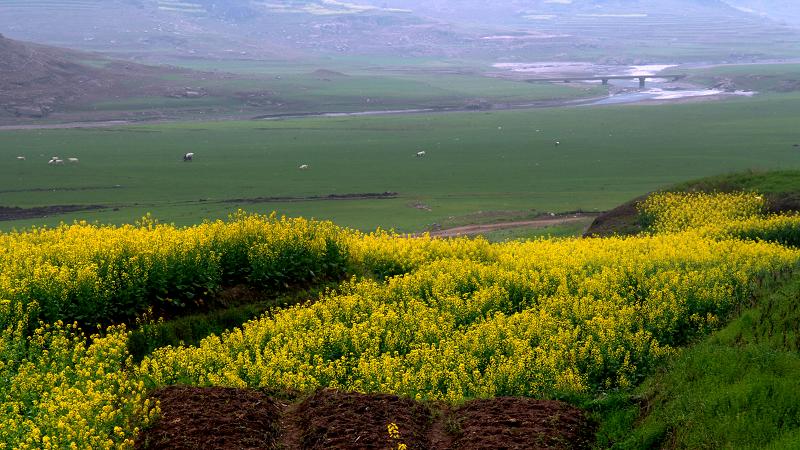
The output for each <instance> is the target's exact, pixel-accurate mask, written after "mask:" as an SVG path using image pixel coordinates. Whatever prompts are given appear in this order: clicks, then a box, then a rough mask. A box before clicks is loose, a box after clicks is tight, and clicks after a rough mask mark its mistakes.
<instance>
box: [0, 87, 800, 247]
mask: <svg viewBox="0 0 800 450" xmlns="http://www.w3.org/2000/svg"><path fill="white" fill-rule="evenodd" d="M798 119H800V95H797V94H783V95H764V96H758V97H755V98H743V99H736V100H730V101H725V102H717V103H714V102H705V103H691V104H672V105H647V106H645V105H640V106H630V105H625V106H613V107H570V108H548V109H535V110H524V111H521V110H518V111H497V112H473V113H448V114H415V115H397V116H371V117H370V116H359V117H329V118H306V119H292V120H277V121H248V122H232V121H228V122H208V123H202V122H191V123H174V124H163V125H146V126H124V127H115V128H95V129H70V130H25V131H3V132H0V161H2V162H0V205H2V206H19V207H35V206H48V205H73V204H96V205H103V206H106V207H107V208H106V209H104V210H102V211H98V212H83V213H74V214H65V215H59V216H52V217H46V218H40V219H35V220H23V221H6V222H1V223H0V228H2V229H6V230H8V229H11V228H14V227H24V226H28V225H32V224H48V225H53V224H57V223H58V222H59V221H61V220H64V221H72V220H74V219H87V220H90V221H94V220H99V221H102V222H112V223H121V222H133V221H135V220H136V219H137V218H139V217H141V216H142V215H143V214H145V213H147V212H152V213H153V215H154V216H155V217H157V218H160V219H161V220H163V221H168V222H175V223H177V224H190V223H196V222H199V221H201V220H203V219H204V218H218V217H225V216H226V215H227V214H228V213H231V212H233V211H235V210H236V209H237V208H244V209H247V210H250V211H257V212H262V213H264V212H270V211H273V210H275V211H277V212H279V213H281V214H287V215H291V216H300V215H302V216H307V217H316V218H322V219H332V220H335V221H336V222H337V223H339V224H341V225H344V226H349V227H355V228H359V229H365V230H369V229H374V228H375V227H378V226H380V227H383V228H395V229H397V230H398V231H418V230H423V229H425V228H426V227H428V226H429V225H431V224H433V223H438V224H448V223H458V222H461V221H460V220H458V218H459V217H462V216H468V215H474V214H480V212H487V211H524V212H525V214H531V215H535V214H536V213H543V212H562V211H574V210H587V211H594V210H605V209H608V208H611V207H613V206H615V205H617V204H620V203H622V202H624V201H627V200H629V199H630V198H633V197H635V196H637V195H640V194H643V193H645V192H648V191H651V190H653V189H657V188H659V187H663V186H666V185H671V184H674V183H678V182H681V181H686V180H689V179H693V178H698V177H703V176H708V175H713V174H720V173H726V172H731V171H736V170H743V169H748V168H762V169H775V168H800V148H797V147H793V144H795V143H800V133H798V131H797V124H798V123H800V122H798ZM537 130H538V131H537ZM556 140H558V141H560V142H561V145H560V146H555V145H554V142H555V141H556ZM419 150H425V151H426V152H427V156H426V157H424V158H417V157H415V153H416V152H417V151H419ZM189 151H191V152H194V153H195V154H196V156H195V160H194V161H193V162H191V163H184V162H182V160H181V156H182V155H183V153H185V152H189ZM18 155H22V156H25V157H26V158H27V159H26V160H25V161H17V160H15V157H16V156H18ZM51 156H60V157H62V158H68V157H77V158H79V159H80V163H78V164H73V165H69V164H67V165H64V166H52V165H48V164H47V161H48V159H49V158H50V157H51ZM301 164H308V165H309V166H310V168H309V169H308V170H305V171H301V170H298V166H299V165H301ZM387 191H388V192H397V193H398V196H397V198H394V199H388V200H374V199H373V200H336V201H330V200H313V201H291V202H289V201H271V202H269V201H259V200H252V201H242V200H238V201H237V200H236V199H252V198H258V197H262V198H263V197H306V196H326V195H330V194H340V195H341V194H355V193H379V192H387Z"/></svg>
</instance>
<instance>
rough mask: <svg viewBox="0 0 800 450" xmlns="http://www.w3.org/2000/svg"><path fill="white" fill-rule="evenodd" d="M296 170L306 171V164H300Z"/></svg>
mask: <svg viewBox="0 0 800 450" xmlns="http://www.w3.org/2000/svg"><path fill="white" fill-rule="evenodd" d="M298 169H300V170H306V169H308V164H301V165H300V167H298Z"/></svg>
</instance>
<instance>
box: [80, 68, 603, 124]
mask: <svg viewBox="0 0 800 450" xmlns="http://www.w3.org/2000/svg"><path fill="white" fill-rule="evenodd" d="M220 66H221V67H222V68H227V67H228V66H227V65H226V64H225V63H220ZM267 67H271V68H272V70H274V71H273V72H271V75H272V76H267V75H266V74H249V75H247V76H236V77H230V78H222V79H220V78H216V77H208V78H205V79H203V78H201V79H198V78H197V77H196V76H193V77H188V78H183V77H182V76H178V75H168V76H165V77H166V78H167V79H168V80H169V81H170V82H171V83H176V84H177V85H178V86H190V87H192V88H194V89H205V90H207V92H208V96H205V97H198V98H169V97H146V96H143V97H128V98H120V99H114V100H108V101H102V102H96V103H91V104H84V105H77V106H75V107H73V108H71V112H82V111H86V112H95V113H96V112H98V111H100V112H114V111H117V112H131V111H162V112H165V111H166V112H169V111H172V112H177V111H181V110H182V111H184V115H185V113H187V112H191V111H192V110H195V112H199V111H203V112H207V113H214V114H219V113H220V112H223V113H224V112H228V113H237V114H238V115H239V116H242V115H244V116H245V117H248V116H249V117H256V116H260V115H277V114H297V113H309V112H358V111H375V110H392V109H420V108H435V109H440V108H450V109H454V108H463V107H466V106H468V105H470V104H475V103H477V102H485V103H488V104H497V103H500V104H521V103H526V102H538V101H552V100H572V99H578V98H586V97H599V96H604V95H606V94H607V90H606V89H604V88H603V87H601V86H591V87H581V88H576V87H573V86H565V85H553V84H531V83H525V82H521V81H513V80H507V79H500V78H490V77H485V76H480V75H474V74H473V75H471V74H435V73H384V72H381V71H371V72H364V71H362V69H358V68H354V69H352V71H348V72H339V71H338V70H330V68H326V66H310V67H302V66H301V67H300V68H298V67H297V66H292V67H293V70H294V71H293V72H286V71H285V70H286V68H285V67H283V66H271V65H267ZM314 67H316V68H314ZM253 93H256V94H257V96H258V97H257V99H256V104H253V103H252V102H251V101H250V100H248V94H253ZM264 100H269V102H270V103H264ZM258 102H261V103H262V104H261V105H259V104H258ZM194 115H195V116H196V115H197V114H194Z"/></svg>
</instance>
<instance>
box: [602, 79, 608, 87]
mask: <svg viewBox="0 0 800 450" xmlns="http://www.w3.org/2000/svg"><path fill="white" fill-rule="evenodd" d="M603 86H608V78H603Z"/></svg>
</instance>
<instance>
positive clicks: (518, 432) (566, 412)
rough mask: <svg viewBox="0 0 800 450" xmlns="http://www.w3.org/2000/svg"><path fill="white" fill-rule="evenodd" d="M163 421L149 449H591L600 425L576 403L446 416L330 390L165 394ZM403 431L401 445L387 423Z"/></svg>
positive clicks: (510, 403) (142, 440) (496, 405)
mask: <svg viewBox="0 0 800 450" xmlns="http://www.w3.org/2000/svg"><path fill="white" fill-rule="evenodd" d="M154 396H155V397H156V398H158V399H159V400H160V401H161V410H162V419H161V420H160V421H159V422H158V423H157V424H156V425H155V426H154V427H153V428H151V429H149V430H147V431H145V432H144V433H143V434H142V435H141V436H140V437H139V440H138V441H137V448H139V449H168V448H169V449H201V448H202V449H275V450H277V449H286V450H293V449H300V450H316V449H334V450H337V449H338V450H345V449H346V450H351V449H352V450H359V449H364V450H367V449H389V448H397V444H398V443H400V442H402V443H404V444H406V445H407V448H408V449H409V450H412V449H419V450H427V449H442V450H451V449H452V450H455V449H458V450H478V449H508V450H511V449H584V448H589V447H590V445H591V443H592V442H593V434H594V426H593V424H591V423H590V422H589V421H588V420H587V419H586V417H585V415H584V413H583V412H582V411H581V410H579V409H577V408H575V407H572V406H570V405H568V404H566V403H561V402H556V401H546V400H534V399H527V398H510V397H504V398H496V399H488V400H474V401H471V402H468V403H467V404H465V405H464V406H462V407H460V408H456V409H452V410H449V409H444V410H438V409H436V408H433V407H431V408H429V407H427V406H425V405H423V404H421V403H418V402H415V401H413V400H409V399H405V398H400V397H397V396H394V395H387V394H372V395H365V394H357V393H345V392H338V391H335V390H330V389H323V390H321V391H318V392H317V393H316V394H314V395H312V396H310V397H308V398H306V399H305V400H303V401H302V402H300V403H296V404H294V405H291V406H290V405H284V404H281V403H278V402H276V401H275V400H273V399H271V398H270V397H268V396H266V395H265V394H262V393H259V392H256V391H251V390H241V389H224V388H189V387H172V388H166V389H162V390H160V391H157V392H156V393H155V394H154ZM390 423H395V424H396V425H397V426H398V428H399V432H400V438H399V439H391V438H390V436H389V433H388V430H387V425H388V424H390Z"/></svg>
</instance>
